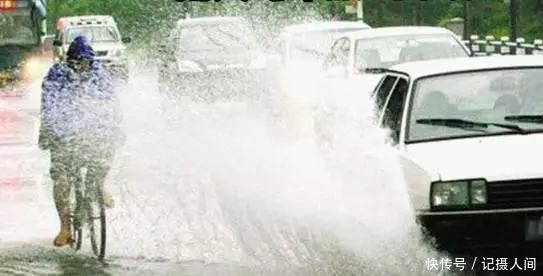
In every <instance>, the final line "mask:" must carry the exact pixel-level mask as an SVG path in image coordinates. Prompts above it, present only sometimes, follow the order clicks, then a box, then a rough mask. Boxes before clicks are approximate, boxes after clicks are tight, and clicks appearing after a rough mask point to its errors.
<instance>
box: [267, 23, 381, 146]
mask: <svg viewBox="0 0 543 276" xmlns="http://www.w3.org/2000/svg"><path fill="white" fill-rule="evenodd" d="M367 29H371V27H370V26H369V25H368V24H366V23H364V22H362V21H319V22H311V23H302V24H294V25H289V26H286V27H284V28H283V29H282V30H281V32H280V33H279V35H278V38H277V42H276V46H275V53H276V54H277V58H276V59H274V63H273V65H274V70H273V72H274V73H275V74H274V76H275V78H276V79H275V81H273V82H271V85H272V86H273V89H274V91H277V92H279V93H273V97H278V98H279V99H277V100H275V105H276V106H277V109H285V108H286V110H287V111H286V112H285V117H287V118H288V119H287V118H285V120H286V123H285V124H286V125H289V129H290V132H292V133H298V134H297V135H295V136H297V137H298V138H301V137H304V136H305V137H308V136H313V135H314V132H313V128H314V127H313V118H312V116H313V109H314V107H315V104H316V103H318V102H322V97H321V96H319V95H318V90H321V89H320V83H319V82H318V80H319V77H318V76H319V75H320V74H321V71H322V70H321V68H322V64H323V62H324V60H325V58H326V55H327V54H328V52H329V50H330V47H331V46H332V44H333V43H334V41H335V40H336V39H337V38H338V37H341V36H343V35H344V34H346V33H349V32H353V31H360V30H367ZM287 102H288V104H285V103H287ZM282 112H284V111H282ZM298 138H296V139H298Z"/></svg>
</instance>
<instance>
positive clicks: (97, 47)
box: [64, 42, 126, 52]
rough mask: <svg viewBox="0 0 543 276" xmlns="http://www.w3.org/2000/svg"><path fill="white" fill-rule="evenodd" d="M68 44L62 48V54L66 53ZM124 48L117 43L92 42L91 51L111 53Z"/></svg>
mask: <svg viewBox="0 0 543 276" xmlns="http://www.w3.org/2000/svg"><path fill="white" fill-rule="evenodd" d="M69 47H70V44H67V45H65V46H64V52H68V48H69ZM125 48H126V47H125V46H124V45H123V44H121V43H118V42H93V43H92V49H93V50H94V52H97V51H112V50H124V49H125Z"/></svg>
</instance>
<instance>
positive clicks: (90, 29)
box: [65, 26, 121, 43]
mask: <svg viewBox="0 0 543 276" xmlns="http://www.w3.org/2000/svg"><path fill="white" fill-rule="evenodd" d="M79 35H84V36H86V37H87V39H89V41H91V42H106V41H112V42H114V41H120V40H121V38H120V35H119V33H118V32H117V30H116V29H115V28H114V27H112V26H83V27H70V28H68V29H67V30H66V41H65V43H71V42H72V41H73V40H74V38H76V37H77V36H79Z"/></svg>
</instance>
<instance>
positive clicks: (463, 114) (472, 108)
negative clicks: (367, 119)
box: [406, 68, 543, 141]
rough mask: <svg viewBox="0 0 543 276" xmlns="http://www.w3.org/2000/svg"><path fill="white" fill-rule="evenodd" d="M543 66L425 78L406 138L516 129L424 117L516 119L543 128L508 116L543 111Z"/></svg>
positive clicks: (418, 89) (416, 96) (419, 86)
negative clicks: (470, 125)
mask: <svg viewBox="0 0 543 276" xmlns="http://www.w3.org/2000/svg"><path fill="white" fill-rule="evenodd" d="M542 75H543V68H541V69H532V68H525V69H499V70H486V71H477V72H466V73H454V74H448V75H440V76H434V77H429V78H423V79H420V80H418V81H416V82H415V83H414V90H413V96H412V97H413V100H412V106H411V108H410V109H411V110H410V112H409V114H410V118H409V120H408V121H409V125H408V131H407V136H406V141H421V140H428V139H450V138H454V137H463V136H479V135H481V136H482V135H488V134H493V133H501V132H504V131H511V130H508V129H504V128H500V127H497V126H496V127H494V126H491V127H489V128H487V129H483V130H482V129H480V128H466V127H464V128H460V127H450V126H443V125H441V126H440V125H431V124H427V123H424V124H423V123H419V122H418V121H417V120H420V119H462V120H468V121H475V122H493V123H501V124H517V125H519V126H521V127H522V128H526V129H543V124H537V123H526V122H517V121H509V120H506V119H505V116H510V115H519V114H520V115H543V105H541V102H543V93H541V87H543V79H542V78H541V76H542Z"/></svg>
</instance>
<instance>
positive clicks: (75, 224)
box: [69, 167, 106, 261]
mask: <svg viewBox="0 0 543 276" xmlns="http://www.w3.org/2000/svg"><path fill="white" fill-rule="evenodd" d="M91 169H92V168H91ZM88 170H89V168H83V167H79V169H78V171H77V173H76V174H75V175H76V177H74V178H75V179H73V178H72V179H71V186H72V187H71V189H70V199H69V202H70V203H69V210H70V228H71V231H72V240H71V241H70V247H71V248H72V249H74V250H75V251H78V250H79V249H81V243H82V241H83V228H84V226H85V225H87V227H88V230H89V234H90V241H91V246H92V251H93V253H94V255H96V257H98V260H100V261H102V260H103V259H104V257H105V253H106V212H105V206H104V199H103V195H102V189H101V185H99V183H97V181H95V180H94V179H93V178H92V177H91V178H87V177H86V176H87V175H89V174H88ZM96 221H98V225H96V224H95V222H96ZM96 226H98V227H96ZM97 228H99V229H97Z"/></svg>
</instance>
